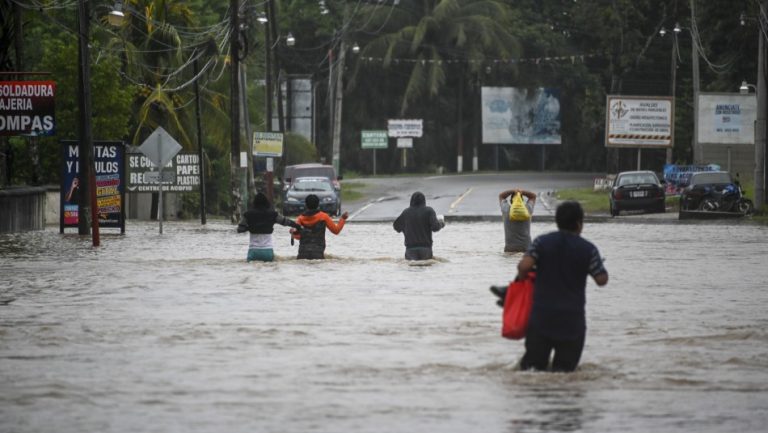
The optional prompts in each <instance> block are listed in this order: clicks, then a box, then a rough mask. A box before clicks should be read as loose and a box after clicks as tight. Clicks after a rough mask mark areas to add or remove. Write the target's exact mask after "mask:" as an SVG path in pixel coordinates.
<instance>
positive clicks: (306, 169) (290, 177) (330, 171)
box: [283, 163, 342, 191]
mask: <svg viewBox="0 0 768 433" xmlns="http://www.w3.org/2000/svg"><path fill="white" fill-rule="evenodd" d="M300 177H325V178H327V179H328V180H330V181H331V183H332V184H333V187H334V188H335V189H336V190H337V191H341V184H340V183H339V181H340V180H342V177H341V176H337V175H336V170H335V169H334V168H333V166H332V165H326V164H318V163H307V164H295V165H288V166H286V167H285V171H284V172H283V182H285V189H286V190H287V189H288V188H289V187H290V186H291V184H292V183H293V182H294V180H295V179H298V178H300Z"/></svg>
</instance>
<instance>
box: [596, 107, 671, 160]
mask: <svg viewBox="0 0 768 433" xmlns="http://www.w3.org/2000/svg"><path fill="white" fill-rule="evenodd" d="M674 109H675V107H674V104H673V100H672V98H671V97H665V96H615V95H609V96H608V97H607V103H606V110H605V111H606V113H605V124H606V127H605V145H606V147H648V148H657V147H662V148H664V147H672V142H673V139H674V119H675V111H674Z"/></svg>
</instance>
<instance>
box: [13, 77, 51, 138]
mask: <svg viewBox="0 0 768 433" xmlns="http://www.w3.org/2000/svg"><path fill="white" fill-rule="evenodd" d="M55 99H56V82H54V81H0V136H3V135H5V136H8V135H33V134H34V135H54V134H55V133H56V118H55V116H54V111H55Z"/></svg>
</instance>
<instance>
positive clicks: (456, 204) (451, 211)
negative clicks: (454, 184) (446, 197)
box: [448, 187, 475, 213]
mask: <svg viewBox="0 0 768 433" xmlns="http://www.w3.org/2000/svg"><path fill="white" fill-rule="evenodd" d="M474 188H475V187H471V188H469V189H468V190H466V191H464V194H462V195H460V196H459V197H458V198H457V199H456V200H454V201H453V203H451V206H450V207H449V208H448V213H453V211H454V210H455V209H454V208H455V207H456V206H458V205H459V203H461V201H462V200H464V197H466V196H468V195H469V193H471V192H472V190H473V189H474Z"/></svg>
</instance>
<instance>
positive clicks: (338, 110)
mask: <svg viewBox="0 0 768 433" xmlns="http://www.w3.org/2000/svg"><path fill="white" fill-rule="evenodd" d="M345 11H346V6H345ZM344 15H345V16H346V13H345V14H344ZM343 37H344V36H343V35H342V39H341V44H339V64H338V66H337V67H336V84H335V86H334V87H335V89H334V95H333V99H334V102H333V113H331V115H332V116H333V147H332V152H331V163H332V164H333V168H334V170H336V173H337V174H339V173H341V170H340V168H339V166H340V161H341V115H342V102H343V100H344V79H343V74H344V58H345V52H346V50H347V45H346V43H345V42H344V39H343Z"/></svg>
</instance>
